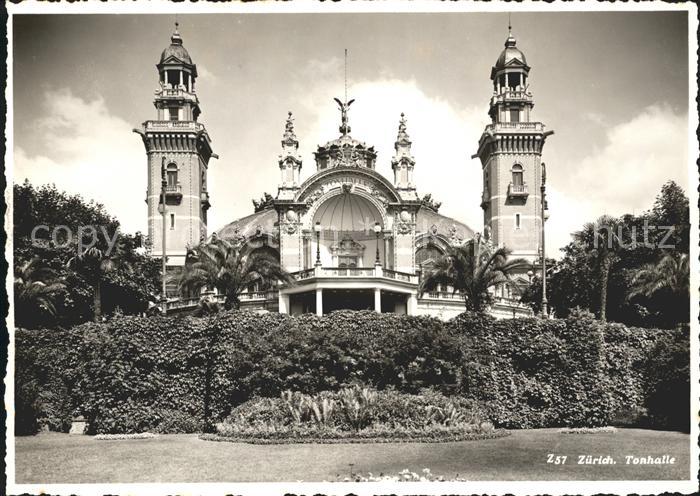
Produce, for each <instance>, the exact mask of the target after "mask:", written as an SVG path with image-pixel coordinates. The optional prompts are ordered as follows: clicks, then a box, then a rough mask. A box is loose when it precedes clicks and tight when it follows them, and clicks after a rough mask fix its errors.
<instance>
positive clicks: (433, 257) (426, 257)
mask: <svg viewBox="0 0 700 496" xmlns="http://www.w3.org/2000/svg"><path fill="white" fill-rule="evenodd" d="M440 258H442V251H440V249H439V248H437V247H436V246H435V245H432V244H428V245H425V246H422V247H421V248H418V251H416V264H418V265H419V266H420V267H422V268H430V267H431V266H432V265H433V264H434V263H435V262H437V261H438V260H440Z"/></svg>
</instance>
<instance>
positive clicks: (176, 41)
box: [160, 28, 193, 65]
mask: <svg viewBox="0 0 700 496" xmlns="http://www.w3.org/2000/svg"><path fill="white" fill-rule="evenodd" d="M170 57H174V58H176V59H177V60H179V61H180V62H182V63H184V64H187V65H193V64H192V59H191V58H190V54H189V53H187V49H186V48H185V47H184V46H182V37H181V36H180V33H178V32H177V28H175V32H174V33H173V35H172V36H171V38H170V46H169V47H167V48H166V49H165V50H163V53H162V54H161V55H160V63H161V64H162V63H163V62H165V61H166V60H168V59H169V58H170Z"/></svg>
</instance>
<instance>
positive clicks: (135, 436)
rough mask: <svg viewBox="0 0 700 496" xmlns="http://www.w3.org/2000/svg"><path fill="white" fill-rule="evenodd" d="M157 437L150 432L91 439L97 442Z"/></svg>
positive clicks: (102, 435)
mask: <svg viewBox="0 0 700 496" xmlns="http://www.w3.org/2000/svg"><path fill="white" fill-rule="evenodd" d="M154 437H158V435H157V434H153V433H151V432H139V433H136V434H97V435H96V436H94V437H93V439H95V440H97V441H115V440H116V441H123V440H126V439H153V438H154Z"/></svg>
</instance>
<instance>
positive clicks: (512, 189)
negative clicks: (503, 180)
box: [508, 183, 528, 196]
mask: <svg viewBox="0 0 700 496" xmlns="http://www.w3.org/2000/svg"><path fill="white" fill-rule="evenodd" d="M527 195H528V191H527V184H526V183H523V184H513V183H510V184H509V185H508V196H527Z"/></svg>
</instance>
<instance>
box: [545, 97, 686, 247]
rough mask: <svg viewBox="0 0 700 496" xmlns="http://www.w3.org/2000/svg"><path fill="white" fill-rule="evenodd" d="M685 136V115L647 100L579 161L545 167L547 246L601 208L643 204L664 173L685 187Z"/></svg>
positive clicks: (611, 210) (616, 211)
mask: <svg viewBox="0 0 700 496" xmlns="http://www.w3.org/2000/svg"><path fill="white" fill-rule="evenodd" d="M687 136H688V117H687V115H677V114H675V113H673V111H672V110H671V109H670V108H669V107H666V106H661V105H652V106H650V107H647V108H645V109H643V110H642V111H641V112H640V113H639V114H638V115H636V116H635V117H634V118H632V119H631V120H630V121H628V122H624V123H621V124H618V125H616V126H614V127H612V128H611V129H610V130H609V131H608V132H607V136H606V141H605V144H604V145H603V146H602V147H601V148H599V149H596V150H593V151H592V152H591V154H589V155H588V156H586V157H585V158H584V159H583V160H581V161H580V162H578V163H563V164H562V165H561V167H558V168H556V169H554V168H549V169H548V172H549V174H548V178H549V181H550V188H549V189H548V192H549V208H550V211H551V218H550V220H549V221H548V222H547V228H548V236H547V238H548V244H549V246H550V247H552V248H553V249H554V248H555V247H557V248H558V247H561V246H564V245H565V244H566V243H567V242H568V241H569V240H570V236H569V233H571V232H572V231H576V230H579V229H580V228H581V227H582V225H583V224H584V223H585V222H589V221H593V220H595V219H596V218H597V217H599V216H601V215H603V214H609V215H622V214H625V213H636V214H639V213H641V212H642V211H644V210H648V209H649V208H651V206H652V204H653V202H654V198H655V196H656V195H657V194H658V193H659V192H660V190H661V186H662V185H663V184H664V183H665V182H666V181H668V180H669V179H673V180H675V181H676V182H677V183H678V184H679V185H680V186H681V187H683V188H684V189H686V191H687V188H688V144H687ZM545 154H546V153H545ZM550 171H551V172H550ZM548 253H549V254H550V256H554V255H556V253H553V252H551V251H550V250H548Z"/></svg>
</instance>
